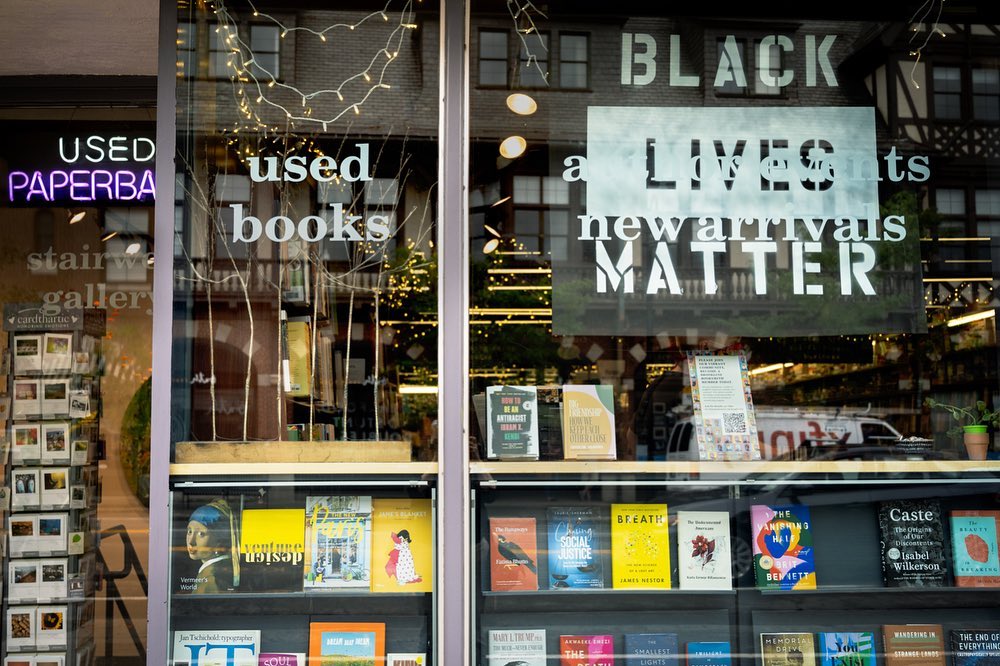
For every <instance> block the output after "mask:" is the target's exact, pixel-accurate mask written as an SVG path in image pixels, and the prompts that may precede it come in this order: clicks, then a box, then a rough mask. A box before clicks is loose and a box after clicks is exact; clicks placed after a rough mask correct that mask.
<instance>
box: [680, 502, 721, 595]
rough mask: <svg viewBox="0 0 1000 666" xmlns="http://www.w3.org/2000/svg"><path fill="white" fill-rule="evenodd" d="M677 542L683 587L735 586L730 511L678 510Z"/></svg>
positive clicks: (693, 588) (708, 588) (710, 587)
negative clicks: (730, 535)
mask: <svg viewBox="0 0 1000 666" xmlns="http://www.w3.org/2000/svg"><path fill="white" fill-rule="evenodd" d="M677 543H678V546H677V560H678V563H677V568H678V570H679V572H680V584H681V589H682V590H731V589H732V588H733V577H732V552H731V551H730V546H729V513H728V512H727V511H678V512H677Z"/></svg>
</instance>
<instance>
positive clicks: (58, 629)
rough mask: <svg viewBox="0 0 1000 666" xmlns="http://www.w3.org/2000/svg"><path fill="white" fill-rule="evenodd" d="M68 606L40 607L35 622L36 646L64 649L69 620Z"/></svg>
mask: <svg viewBox="0 0 1000 666" xmlns="http://www.w3.org/2000/svg"><path fill="white" fill-rule="evenodd" d="M67 611H68V608H67V607H66V606H39V607H38V616H37V620H36V622H35V627H36V632H37V636H38V638H37V640H36V643H35V644H36V645H37V646H38V648H39V649H41V648H53V647H63V646H65V645H66V622H67V621H68V620H69V618H68V617H67V615H66V613H67Z"/></svg>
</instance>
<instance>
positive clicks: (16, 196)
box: [7, 169, 156, 203]
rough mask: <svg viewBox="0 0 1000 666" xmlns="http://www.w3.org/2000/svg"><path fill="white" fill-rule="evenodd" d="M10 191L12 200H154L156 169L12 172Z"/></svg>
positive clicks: (8, 184) (9, 182)
mask: <svg viewBox="0 0 1000 666" xmlns="http://www.w3.org/2000/svg"><path fill="white" fill-rule="evenodd" d="M7 194H8V196H9V198H10V201H11V202H12V203H33V202H34V203H37V202H41V201H46V202H53V201H58V200H63V199H71V200H73V201H88V202H89V201H133V202H140V201H152V200H153V199H154V198H155V197H156V188H155V181H154V178H153V172H152V171H151V170H150V169H146V170H145V171H142V172H141V173H134V172H132V171H126V170H119V171H108V170H106V169H73V170H72V171H63V170H61V169H56V170H53V171H49V172H42V171H33V172H31V173H28V172H26V171H11V172H10V175H9V176H8V177H7Z"/></svg>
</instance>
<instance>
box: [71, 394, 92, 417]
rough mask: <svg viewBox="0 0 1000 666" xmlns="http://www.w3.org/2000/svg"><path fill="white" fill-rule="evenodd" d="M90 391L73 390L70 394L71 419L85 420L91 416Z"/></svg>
mask: <svg viewBox="0 0 1000 666" xmlns="http://www.w3.org/2000/svg"><path fill="white" fill-rule="evenodd" d="M90 413H91V412H90V391H88V390H87V389H73V390H71V391H70V392H69V417H70V418H71V419H85V418H87V417H88V416H90Z"/></svg>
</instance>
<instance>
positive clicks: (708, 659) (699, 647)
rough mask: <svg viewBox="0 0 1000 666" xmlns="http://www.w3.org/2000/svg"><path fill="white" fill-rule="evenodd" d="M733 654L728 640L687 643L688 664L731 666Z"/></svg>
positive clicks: (689, 665)
mask: <svg viewBox="0 0 1000 666" xmlns="http://www.w3.org/2000/svg"><path fill="white" fill-rule="evenodd" d="M731 655H732V648H731V647H730V646H729V642H728V641H723V642H719V643H688V644H687V666H731V664H732V656H731Z"/></svg>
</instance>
